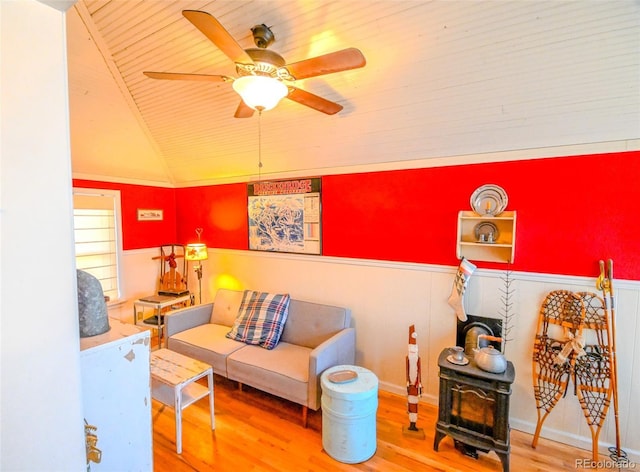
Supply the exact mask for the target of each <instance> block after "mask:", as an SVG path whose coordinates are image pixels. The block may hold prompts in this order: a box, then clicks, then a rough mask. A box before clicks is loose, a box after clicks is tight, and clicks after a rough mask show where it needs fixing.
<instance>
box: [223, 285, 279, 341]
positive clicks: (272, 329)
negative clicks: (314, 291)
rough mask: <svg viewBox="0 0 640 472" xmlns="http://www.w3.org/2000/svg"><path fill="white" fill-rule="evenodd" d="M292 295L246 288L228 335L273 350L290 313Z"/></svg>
mask: <svg viewBox="0 0 640 472" xmlns="http://www.w3.org/2000/svg"><path fill="white" fill-rule="evenodd" d="M289 300H290V297H289V294H274V293H267V292H255V291H253V290H245V291H244V294H243V296H242V303H241V304H240V308H239V309H238V316H237V317H236V319H235V321H234V323H233V326H232V327H231V331H229V332H228V333H227V337H228V338H230V339H235V340H236V341H241V342H244V343H247V344H257V345H259V346H262V347H264V348H266V349H273V348H274V347H276V345H277V344H278V341H280V335H282V330H283V329H284V323H285V322H286V321H287V315H288V314H289Z"/></svg>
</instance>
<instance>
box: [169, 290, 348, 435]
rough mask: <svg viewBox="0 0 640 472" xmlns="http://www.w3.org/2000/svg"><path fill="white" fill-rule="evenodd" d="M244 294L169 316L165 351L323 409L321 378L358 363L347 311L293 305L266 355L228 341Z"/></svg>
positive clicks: (231, 293) (226, 294)
mask: <svg viewBox="0 0 640 472" xmlns="http://www.w3.org/2000/svg"><path fill="white" fill-rule="evenodd" d="M242 295H243V292H242V291H235V290H227V289H219V290H218V291H217V293H216V296H215V299H214V302H213V303H208V304H204V305H196V306H191V307H187V308H183V309H181V310H176V311H174V312H172V313H170V314H167V315H166V318H165V329H166V339H167V347H168V348H169V349H171V350H173V351H176V352H179V353H182V354H184V355H187V356H189V357H192V358H194V359H198V360H201V361H203V362H206V363H208V364H210V365H212V366H213V371H214V373H215V374H218V375H222V376H224V377H227V378H229V379H231V380H235V381H237V382H238V383H239V385H240V388H242V384H246V385H250V386H251V387H255V388H257V389H259V390H262V391H265V392H268V393H270V394H273V395H276V396H278V397H281V398H285V399H287V400H290V401H292V402H295V403H298V404H300V405H302V421H303V424H304V425H305V427H306V424H307V412H308V408H311V409H312V410H318V409H319V408H320V394H321V388H320V375H321V374H322V372H323V371H324V370H325V369H327V368H329V367H332V366H335V365H342V364H353V363H354V361H355V330H354V329H353V328H351V326H350V324H351V312H350V311H349V310H348V309H346V308H341V307H335V306H330V305H322V304H317V303H311V302H305V301H300V300H294V299H292V300H291V301H290V303H289V315H288V317H287V321H286V323H285V326H284V330H283V331H282V336H281V338H280V342H279V343H278V345H277V346H276V347H275V348H273V349H271V350H267V349H265V348H263V347H260V346H256V345H249V344H245V343H243V342H239V341H235V340H232V339H229V338H227V337H226V334H227V333H228V332H229V331H230V330H231V327H232V325H233V322H234V320H235V318H236V316H237V314H238V309H239V307H240V303H241V301H242Z"/></svg>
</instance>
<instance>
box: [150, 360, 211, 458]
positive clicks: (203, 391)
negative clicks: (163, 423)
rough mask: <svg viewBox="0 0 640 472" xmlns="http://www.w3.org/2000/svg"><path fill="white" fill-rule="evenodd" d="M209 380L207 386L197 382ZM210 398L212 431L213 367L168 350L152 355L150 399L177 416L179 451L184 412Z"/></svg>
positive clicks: (177, 443) (178, 450)
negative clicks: (164, 406)
mask: <svg viewBox="0 0 640 472" xmlns="http://www.w3.org/2000/svg"><path fill="white" fill-rule="evenodd" d="M203 377H207V387H204V386H203V385H200V384H199V383H197V382H196V381H197V380H200V379H201V378H203ZM207 395H209V409H210V414H211V429H212V430H214V429H216V419H215V413H214V409H213V368H212V367H211V366H210V365H209V364H205V363H204V362H200V361H197V360H195V359H191V358H190V357H187V356H184V355H182V354H179V353H177V352H174V351H170V350H169V349H159V350H157V351H153V352H152V353H151V396H152V397H153V398H154V399H156V400H158V401H159V402H160V403H162V404H163V405H167V406H169V407H172V408H173V409H174V410H175V414H176V451H177V452H178V454H182V410H184V409H185V408H186V407H188V406H189V405H192V404H193V403H195V402H197V401H198V400H200V399H201V398H204V397H206V396H207Z"/></svg>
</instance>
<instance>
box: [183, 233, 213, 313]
mask: <svg viewBox="0 0 640 472" xmlns="http://www.w3.org/2000/svg"><path fill="white" fill-rule="evenodd" d="M196 234H197V235H198V242H197V243H190V244H187V250H186V251H185V258H186V259H187V260H188V261H197V262H200V261H204V260H205V259H208V258H209V253H208V252H207V245H206V244H204V243H201V242H200V235H201V234H202V228H197V229H196ZM193 269H194V270H195V271H196V274H197V276H198V299H199V300H200V303H202V263H199V264H198V265H196V266H195V267H194V268H193Z"/></svg>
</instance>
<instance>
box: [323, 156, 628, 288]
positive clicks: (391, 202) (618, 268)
mask: <svg viewBox="0 0 640 472" xmlns="http://www.w3.org/2000/svg"><path fill="white" fill-rule="evenodd" d="M639 178H640V152H627V153H618V154H600V155H589V156H576V157H563V158H552V159H535V160H528V161H511V162H503V163H490V164H477V165H466V166H451V167H439V168H429V169H417V170H403V171H390V172H376V173H366V174H348V175H336V176H326V177H324V178H323V181H322V189H323V195H322V204H323V207H322V213H323V254H324V255H326V256H340V257H358V258H365V259H382V260H390V261H408V262H420V263H431V264H446V265H455V264H456V263H457V259H456V228H457V214H458V211H459V210H470V209H471V206H470V203H469V199H470V197H471V194H472V193H473V191H474V190H475V189H476V188H478V187H479V186H481V185H484V184H487V183H493V184H497V185H500V186H501V187H503V188H504V189H505V191H506V192H507V194H508V196H509V204H508V206H507V209H508V210H517V212H518V216H517V228H516V251H515V260H514V263H513V264H512V266H511V268H512V269H514V270H520V271H529V272H543V273H554V274H571V275H584V276H596V275H598V270H599V269H598V260H599V259H608V258H612V259H613V260H614V276H615V277H618V278H627V279H640V241H639V234H640V223H639V220H638V217H637V216H636V215H635V211H636V208H637V206H638V204H639V201H640V188H639V187H640V182H639ZM477 265H478V266H480V267H493V268H504V267H505V265H504V264H496V263H482V262H478V263H477Z"/></svg>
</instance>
